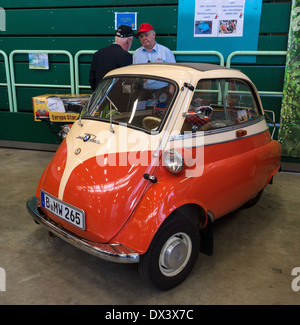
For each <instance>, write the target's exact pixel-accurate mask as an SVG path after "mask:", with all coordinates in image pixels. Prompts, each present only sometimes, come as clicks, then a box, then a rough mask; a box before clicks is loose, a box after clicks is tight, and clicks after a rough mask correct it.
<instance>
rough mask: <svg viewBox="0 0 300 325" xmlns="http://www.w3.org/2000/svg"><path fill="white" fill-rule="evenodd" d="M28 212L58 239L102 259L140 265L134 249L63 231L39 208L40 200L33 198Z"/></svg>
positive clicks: (29, 203) (28, 204)
mask: <svg viewBox="0 0 300 325" xmlns="http://www.w3.org/2000/svg"><path fill="white" fill-rule="evenodd" d="M26 207H27V210H28V212H29V213H30V214H31V216H32V217H33V219H34V220H35V222H36V223H38V224H40V225H42V226H44V227H45V228H47V229H48V230H49V231H50V232H51V233H53V234H54V235H56V236H57V237H59V238H61V239H63V240H65V241H66V242H68V243H70V244H71V245H73V246H75V247H77V248H79V249H81V250H83V251H85V252H87V253H89V254H92V255H94V256H97V257H99V258H101V259H104V260H106V261H111V262H118V263H138V262H139V258H140V256H139V254H138V253H137V252H135V251H133V250H132V249H130V248H128V247H126V246H124V245H121V244H98V243H94V242H90V241H87V240H85V239H83V238H80V237H78V236H76V235H74V234H72V233H70V232H68V231H66V230H65V229H61V228H60V227H59V226H58V225H57V224H56V223H54V222H53V221H52V220H50V219H49V218H48V217H47V216H46V215H45V214H44V213H43V212H42V210H41V209H40V208H39V199H38V198H37V197H35V196H34V197H32V198H30V199H29V200H28V201H27V204H26Z"/></svg>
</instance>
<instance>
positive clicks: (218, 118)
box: [181, 79, 260, 133]
mask: <svg viewBox="0 0 300 325" xmlns="http://www.w3.org/2000/svg"><path fill="white" fill-rule="evenodd" d="M259 116H260V113H259V111H258V107H257V104H256V101H255V99H254V97H253V94H252V92H251V89H250V88H249V86H248V85H247V84H246V83H245V82H244V81H242V80H235V79H208V80H200V81H199V82H198V84H197V87H196V89H195V93H194V96H193V98H192V100H191V103H190V107H189V109H188V111H187V113H186V117H185V121H184V124H183V127H182V130H181V133H184V132H185V131H192V132H196V131H205V130H213V129H218V128H222V127H226V126H233V125H237V124H242V123H246V122H248V121H250V120H253V119H256V118H258V117H259Z"/></svg>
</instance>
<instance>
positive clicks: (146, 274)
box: [139, 214, 200, 290]
mask: <svg viewBox="0 0 300 325" xmlns="http://www.w3.org/2000/svg"><path fill="white" fill-rule="evenodd" d="M199 249H200V233H199V229H198V227H197V225H196V224H195V223H194V222H193V221H192V220H190V219H189V218H187V217H184V216H181V215H179V214H176V215H174V216H172V217H170V219H167V220H166V221H165V222H164V223H163V224H162V226H161V227H160V229H159V230H158V232H157V234H156V235H155V236H154V238H153V241H152V243H151V245H150V247H149V249H148V251H147V252H146V253H145V254H144V255H142V256H141V259H140V264H139V270H140V274H141V276H142V278H143V279H144V280H146V281H149V282H151V283H152V284H153V285H154V286H156V287H158V288H160V289H163V290H168V289H171V288H173V287H175V286H177V285H178V284H180V283H181V282H182V281H184V280H185V279H186V277H187V276H188V275H189V274H190V272H191V271H192V269H193V267H194V265H195V263H196V260H197V257H198V253H199Z"/></svg>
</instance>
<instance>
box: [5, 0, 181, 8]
mask: <svg viewBox="0 0 300 325" xmlns="http://www.w3.org/2000/svg"><path fill="white" fill-rule="evenodd" d="M177 3H178V0H126V5H127V6H128V5H149V4H151V5H152V4H153V5H154V4H156V5H162V4H177ZM1 6H2V8H47V7H58V8H59V7H88V6H97V7H100V6H124V0H100V1H99V0H28V1H24V0H1Z"/></svg>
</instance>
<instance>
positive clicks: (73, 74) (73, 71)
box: [0, 50, 287, 112]
mask: <svg viewBox="0 0 300 325" xmlns="http://www.w3.org/2000/svg"><path fill="white" fill-rule="evenodd" d="M95 52H96V50H82V51H78V52H77V53H76V54H75V56H74V59H73V56H72V55H71V53H70V52H68V51H64V50H14V51H12V52H11V53H10V55H9V62H8V56H7V54H6V53H5V52H3V51H1V50H0V54H1V55H3V57H4V64H5V71H6V79H7V83H0V86H6V87H7V91H8V100H9V110H10V111H11V112H17V111H18V103H17V95H16V87H47V88H70V91H71V94H79V92H80V88H84V89H90V86H89V85H80V82H79V65H80V63H79V57H80V56H81V55H84V54H87V55H92V54H94V53H95ZM172 52H173V53H174V55H183V56H216V57H217V58H218V60H219V64H220V65H222V66H223V65H224V64H225V62H224V57H223V55H222V54H221V53H220V52H217V51H172ZM29 53H47V54H58V55H66V56H68V58H69V69H70V84H68V85H58V84H34V83H28V84H27V83H16V82H15V70H14V55H15V54H29ZM130 53H133V51H130ZM286 54H287V51H235V52H232V53H231V54H230V55H229V56H228V58H227V60H226V66H227V67H231V65H232V59H233V58H234V57H236V56H239V55H244V56H249V55H250V56H251V55H253V56H257V55H264V56H266V55H268V56H280V55H281V56H285V55H286ZM258 92H259V94H260V95H269V96H282V95H283V91H281V92H277V91H276V92H275V91H258Z"/></svg>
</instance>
